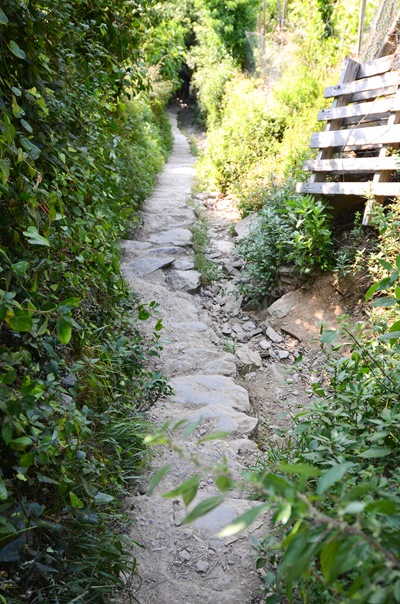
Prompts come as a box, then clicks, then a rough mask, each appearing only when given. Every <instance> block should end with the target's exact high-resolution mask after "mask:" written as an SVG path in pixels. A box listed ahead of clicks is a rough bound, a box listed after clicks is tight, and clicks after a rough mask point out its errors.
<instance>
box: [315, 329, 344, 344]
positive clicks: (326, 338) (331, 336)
mask: <svg viewBox="0 0 400 604" xmlns="http://www.w3.org/2000/svg"><path fill="white" fill-rule="evenodd" d="M338 337H339V332H338V331H337V330H335V329H326V330H325V331H323V332H322V333H321V335H320V338H319V339H320V342H322V344H333V342H336V340H337V339H338Z"/></svg>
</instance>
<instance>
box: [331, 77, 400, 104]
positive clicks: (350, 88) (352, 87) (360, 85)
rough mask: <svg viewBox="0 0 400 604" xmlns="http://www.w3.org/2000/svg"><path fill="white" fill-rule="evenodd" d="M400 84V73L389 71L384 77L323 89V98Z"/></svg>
mask: <svg viewBox="0 0 400 604" xmlns="http://www.w3.org/2000/svg"><path fill="white" fill-rule="evenodd" d="M399 84H400V72H399V71H391V72H389V73H386V74H384V75H379V76H375V77H372V78H365V79H362V80H355V81H354V82H348V83H347V84H338V85H337V86H329V87H328V88H326V89H325V92H324V97H325V98H330V97H337V96H343V95H347V94H356V93H359V92H365V91H367V90H375V89H379V88H382V89H384V88H387V87H388V86H398V85H399Z"/></svg>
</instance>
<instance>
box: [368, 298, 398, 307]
mask: <svg viewBox="0 0 400 604" xmlns="http://www.w3.org/2000/svg"><path fill="white" fill-rule="evenodd" d="M396 304H397V300H396V298H378V299H377V300H374V301H373V302H372V306H375V307H380V308H389V307H390V306H396Z"/></svg>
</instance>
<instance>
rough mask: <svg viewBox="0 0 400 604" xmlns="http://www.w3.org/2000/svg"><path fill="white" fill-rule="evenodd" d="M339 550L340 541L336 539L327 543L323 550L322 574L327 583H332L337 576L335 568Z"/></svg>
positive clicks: (321, 556) (321, 558)
mask: <svg viewBox="0 0 400 604" xmlns="http://www.w3.org/2000/svg"><path fill="white" fill-rule="evenodd" d="M338 552H339V542H338V541H336V540H335V541H329V542H328V543H325V545H324V546H323V548H322V550H321V554H320V558H319V559H320V562H321V570H322V574H323V576H324V579H325V581H326V582H327V583H330V582H331V581H332V579H334V578H335V576H336V573H335V569H336V559H337V555H338Z"/></svg>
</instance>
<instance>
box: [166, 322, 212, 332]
mask: <svg viewBox="0 0 400 604" xmlns="http://www.w3.org/2000/svg"><path fill="white" fill-rule="evenodd" d="M171 327H172V328H175V327H177V328H178V329H183V330H185V331H207V329H208V325H207V324H206V323H202V322H201V321H181V322H180V323H171Z"/></svg>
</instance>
